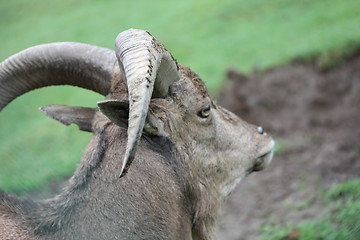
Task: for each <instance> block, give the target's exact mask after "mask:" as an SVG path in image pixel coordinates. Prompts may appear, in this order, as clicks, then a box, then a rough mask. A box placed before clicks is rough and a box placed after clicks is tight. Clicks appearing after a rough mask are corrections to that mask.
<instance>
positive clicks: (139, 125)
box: [115, 29, 181, 176]
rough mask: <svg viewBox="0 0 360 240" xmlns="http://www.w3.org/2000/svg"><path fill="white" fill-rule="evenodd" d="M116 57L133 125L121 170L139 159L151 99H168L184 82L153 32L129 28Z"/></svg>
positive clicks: (120, 37) (117, 45)
mask: <svg viewBox="0 0 360 240" xmlns="http://www.w3.org/2000/svg"><path fill="white" fill-rule="evenodd" d="M115 52H116V57H117V58H118V60H119V63H120V70H121V71H122V75H123V76H124V77H125V78H126V82H127V85H128V91H129V103H130V104H129V108H130V110H129V124H128V140H127V145H126V152H125V156H124V160H123V165H122V168H121V172H120V176H121V175H122V173H123V171H124V170H125V167H126V166H127V163H128V162H129V163H130V162H131V161H132V160H133V158H134V156H135V152H136V148H137V145H138V143H139V141H140V137H141V134H142V131H143V128H144V124H145V119H146V115H147V112H148V108H149V103H150V99H151V96H153V97H166V96H167V94H168V89H169V86H170V85H171V84H172V83H173V82H175V81H177V80H178V79H180V77H181V72H180V70H179V67H178V65H177V62H176V60H175V59H174V58H173V56H172V55H171V53H170V52H169V51H168V50H167V49H166V48H165V47H164V46H163V45H162V44H161V43H160V42H159V41H157V40H156V39H155V38H153V37H152V36H151V35H150V33H148V32H146V31H143V30H137V29H129V30H127V31H124V32H122V33H120V34H119V35H118V37H117V38H116V41H115Z"/></svg>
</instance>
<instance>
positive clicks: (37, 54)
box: [0, 42, 118, 110]
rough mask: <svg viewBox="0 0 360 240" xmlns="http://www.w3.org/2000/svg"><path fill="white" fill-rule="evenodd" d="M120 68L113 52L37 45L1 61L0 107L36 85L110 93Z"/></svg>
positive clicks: (71, 45)
mask: <svg viewBox="0 0 360 240" xmlns="http://www.w3.org/2000/svg"><path fill="white" fill-rule="evenodd" d="M117 69H118V63H117V59H116V56H115V53H114V51H112V50H109V49H106V48H101V47H97V46H92V45H88V44H83V43H73V42H60V43H50V44H43V45H38V46H35V47H31V48H28V49H26V50H24V51H21V52H19V53H17V54H15V55H13V56H11V57H9V58H7V59H6V60H5V61H3V62H1V63H0V110H1V109H3V108H4V107H5V106H6V105H7V104H8V103H9V102H11V101H12V100H13V99H15V98H16V97H18V96H20V95H21V94H24V93H26V92H29V91H31V90H33V89H36V88H41V87H45V86H51V85H72V86H78V87H82V88H86V89H89V90H93V91H95V92H98V93H100V94H102V95H107V93H108V92H109V91H110V87H111V79H112V76H113V73H114V72H115V71H116V70H117Z"/></svg>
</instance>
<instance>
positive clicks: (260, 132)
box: [257, 126, 266, 136]
mask: <svg viewBox="0 0 360 240" xmlns="http://www.w3.org/2000/svg"><path fill="white" fill-rule="evenodd" d="M257 131H258V133H259V134H261V135H264V136H265V135H266V132H265V131H264V128H263V127H261V126H259V127H258V128H257Z"/></svg>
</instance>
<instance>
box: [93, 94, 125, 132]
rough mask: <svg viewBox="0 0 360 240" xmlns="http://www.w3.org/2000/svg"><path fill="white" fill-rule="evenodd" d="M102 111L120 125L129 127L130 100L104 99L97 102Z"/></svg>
mask: <svg viewBox="0 0 360 240" xmlns="http://www.w3.org/2000/svg"><path fill="white" fill-rule="evenodd" d="M97 105H98V107H99V109H100V111H101V112H102V113H103V114H104V115H105V116H106V117H107V118H109V119H110V121H112V122H113V123H115V124H116V125H118V126H119V127H122V128H126V129H127V127H128V118H129V101H126V100H125V101H119V100H104V101H100V102H97Z"/></svg>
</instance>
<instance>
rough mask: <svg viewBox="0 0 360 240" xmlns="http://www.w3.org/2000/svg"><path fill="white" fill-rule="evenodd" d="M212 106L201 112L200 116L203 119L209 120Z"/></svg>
mask: <svg viewBox="0 0 360 240" xmlns="http://www.w3.org/2000/svg"><path fill="white" fill-rule="evenodd" d="M210 109H211V107H210V104H209V105H208V106H206V107H205V108H203V109H202V110H201V111H200V112H199V116H200V117H201V118H207V117H208V116H209V115H210Z"/></svg>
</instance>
